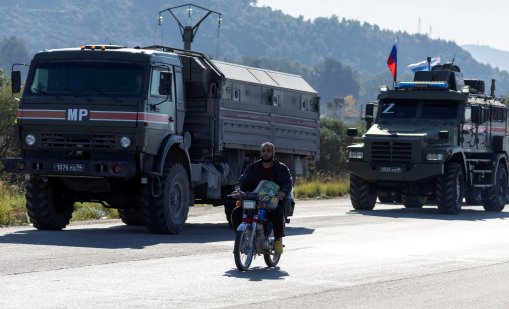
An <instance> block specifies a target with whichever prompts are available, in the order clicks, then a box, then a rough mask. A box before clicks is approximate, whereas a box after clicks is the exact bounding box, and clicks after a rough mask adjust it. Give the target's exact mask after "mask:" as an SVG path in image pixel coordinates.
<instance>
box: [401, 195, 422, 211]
mask: <svg viewBox="0 0 509 309" xmlns="http://www.w3.org/2000/svg"><path fill="white" fill-rule="evenodd" d="M401 201H402V202H403V205H404V206H405V208H422V206H423V205H424V204H425V203H426V196H425V195H419V194H418V195H413V194H401Z"/></svg>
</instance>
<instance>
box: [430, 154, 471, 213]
mask: <svg viewBox="0 0 509 309" xmlns="http://www.w3.org/2000/svg"><path fill="white" fill-rule="evenodd" d="M464 194H465V175H464V173H463V167H462V166H461V165H460V164H458V163H456V162H451V163H447V164H446V165H445V172H444V174H443V175H441V176H440V177H438V180H437V183H436V192H435V196H436V200H437V206H438V212H440V213H441V214H458V213H459V212H460V211H461V204H462V202H463V195H464Z"/></svg>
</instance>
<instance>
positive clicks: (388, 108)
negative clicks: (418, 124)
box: [380, 101, 417, 119]
mask: <svg viewBox="0 0 509 309" xmlns="http://www.w3.org/2000/svg"><path fill="white" fill-rule="evenodd" d="M416 114H417V104H416V102H414V101H387V102H383V103H382V107H381V108H380V118H382V119H412V118H415V115H416Z"/></svg>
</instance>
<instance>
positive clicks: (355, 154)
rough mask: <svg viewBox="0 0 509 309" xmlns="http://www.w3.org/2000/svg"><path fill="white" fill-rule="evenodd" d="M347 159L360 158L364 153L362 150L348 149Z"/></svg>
mask: <svg viewBox="0 0 509 309" xmlns="http://www.w3.org/2000/svg"><path fill="white" fill-rule="evenodd" d="M348 158H349V159H362V158H364V153H363V152H362V151H352V150H350V151H348Z"/></svg>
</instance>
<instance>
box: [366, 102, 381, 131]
mask: <svg viewBox="0 0 509 309" xmlns="http://www.w3.org/2000/svg"><path fill="white" fill-rule="evenodd" d="M375 106H378V102H368V104H366V108H365V111H364V120H365V121H366V129H369V127H371V125H372V124H373V121H374V119H375Z"/></svg>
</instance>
